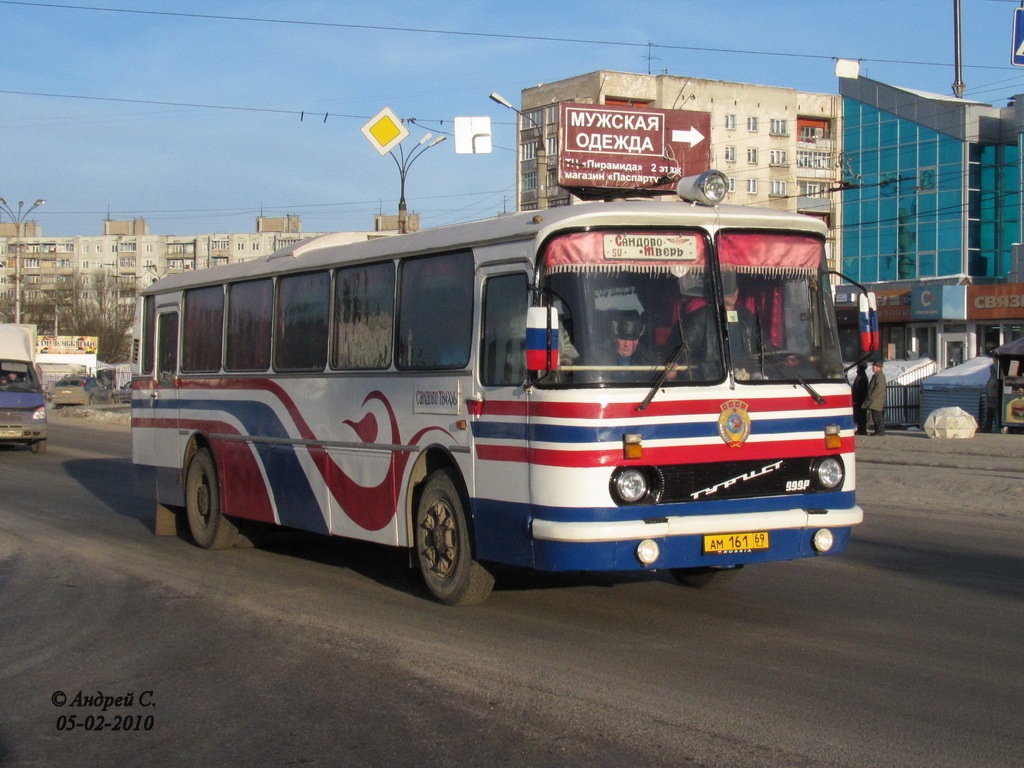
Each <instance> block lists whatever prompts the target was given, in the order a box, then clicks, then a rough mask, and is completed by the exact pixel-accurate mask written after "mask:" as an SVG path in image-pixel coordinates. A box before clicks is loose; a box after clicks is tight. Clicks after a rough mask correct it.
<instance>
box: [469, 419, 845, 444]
mask: <svg viewBox="0 0 1024 768" xmlns="http://www.w3.org/2000/svg"><path fill="white" fill-rule="evenodd" d="M833 424H838V425H839V427H840V429H847V430H849V429H853V418H852V417H851V416H848V415H846V414H843V415H842V416H834V415H833V416H806V417H789V418H781V419H755V420H754V421H753V423H752V425H751V431H752V432H753V433H754V434H758V435H780V434H793V433H801V432H816V433H818V434H823V433H824V431H825V427H826V426H828V425H833ZM623 432H636V433H639V434H641V435H643V437H644V439H645V440H682V439H692V438H702V437H713V436H716V435H718V422H717V421H699V422H683V423H675V424H659V423H648V424H644V423H629V424H619V425H615V426H608V425H600V426H569V425H565V424H525V423H522V422H513V421H490V420H488V421H476V422H473V436H474V437H476V438H479V439H484V440H522V441H526V440H532V441H535V442H541V443H570V444H575V445H583V444H587V443H608V442H618V441H620V440H621V439H622V433H623Z"/></svg>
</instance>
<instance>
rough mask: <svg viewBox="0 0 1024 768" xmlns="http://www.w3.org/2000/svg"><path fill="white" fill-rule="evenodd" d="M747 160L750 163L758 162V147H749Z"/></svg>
mask: <svg viewBox="0 0 1024 768" xmlns="http://www.w3.org/2000/svg"><path fill="white" fill-rule="evenodd" d="M747 162H748V163H756V162H757V147H747Z"/></svg>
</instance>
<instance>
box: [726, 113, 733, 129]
mask: <svg viewBox="0 0 1024 768" xmlns="http://www.w3.org/2000/svg"><path fill="white" fill-rule="evenodd" d="M725 128H726V130H728V131H735V130H736V115H726V116H725Z"/></svg>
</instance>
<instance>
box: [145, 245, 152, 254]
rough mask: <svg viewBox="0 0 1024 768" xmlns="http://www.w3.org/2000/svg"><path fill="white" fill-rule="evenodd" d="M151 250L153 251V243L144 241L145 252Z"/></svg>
mask: <svg viewBox="0 0 1024 768" xmlns="http://www.w3.org/2000/svg"><path fill="white" fill-rule="evenodd" d="M152 252H153V244H152V243H146V253H152Z"/></svg>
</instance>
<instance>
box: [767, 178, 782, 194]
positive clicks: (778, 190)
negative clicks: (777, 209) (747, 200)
mask: <svg viewBox="0 0 1024 768" xmlns="http://www.w3.org/2000/svg"><path fill="white" fill-rule="evenodd" d="M768 194H769V195H771V196H772V197H785V196H786V182H784V181H772V185H771V190H770V191H769V193H768Z"/></svg>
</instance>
